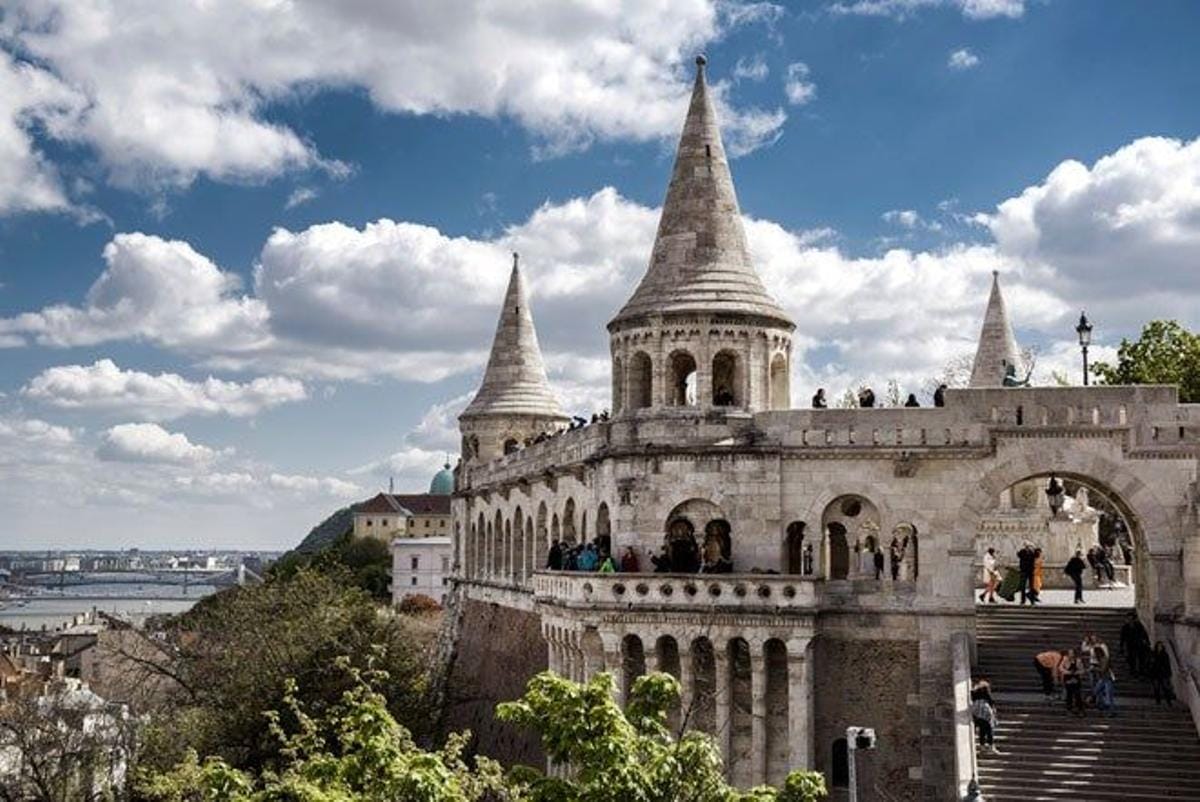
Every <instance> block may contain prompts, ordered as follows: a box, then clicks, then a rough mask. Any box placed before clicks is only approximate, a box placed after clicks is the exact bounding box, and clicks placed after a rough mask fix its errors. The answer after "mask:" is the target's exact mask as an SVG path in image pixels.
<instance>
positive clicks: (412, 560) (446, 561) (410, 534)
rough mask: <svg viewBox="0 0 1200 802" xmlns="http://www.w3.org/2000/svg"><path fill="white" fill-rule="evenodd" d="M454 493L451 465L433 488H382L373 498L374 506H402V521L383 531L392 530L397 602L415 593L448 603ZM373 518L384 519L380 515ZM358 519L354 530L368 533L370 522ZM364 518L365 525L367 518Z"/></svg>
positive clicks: (356, 518) (393, 596) (437, 477)
mask: <svg viewBox="0 0 1200 802" xmlns="http://www.w3.org/2000/svg"><path fill="white" fill-rule="evenodd" d="M453 492H454V473H453V472H452V471H451V470H450V466H449V465H446V466H445V467H443V468H442V470H441V471H438V473H437V475H435V476H434V477H433V481H432V482H430V484H429V492H428V493H414V494H401V495H397V494H391V493H387V494H383V493H381V494H380V496H379V497H377V498H376V499H373V500H372V503H371V504H370V506H371V508H372V509H378V510H384V509H385V507H384V505H385V504H390V505H391V506H392V507H394V508H397V509H402V510H403V516H404V521H403V525H402V526H394V527H392V529H391V530H383V531H388V532H389V534H390V535H391V540H390V542H391V544H392V601H393V602H394V603H396V604H399V603H400V602H402V601H404V599H406V598H407V597H409V596H416V595H421V596H428V597H429V598H431V599H433V600H434V601H436V602H437V603H438V604H443V603H444V602H445V600H446V592H447V590H448V589H449V587H450V573H451V570H452V569H453V556H454V546H453V543H452V541H451V538H450V495H451V493H453ZM374 517H375V518H376V519H380V518H381V516H380V515H379V514H376V515H375V516H374ZM359 519H360V516H359V515H356V516H355V534H360V533H361V534H368V532H367V529H366V527H365V526H362V527H360V520H359ZM361 523H362V524H365V520H363V521H361ZM376 523H378V520H377V521H376ZM360 530H361V531H360ZM383 531H381V530H380V528H379V526H376V527H375V536H376V537H379V536H381V535H382V534H383Z"/></svg>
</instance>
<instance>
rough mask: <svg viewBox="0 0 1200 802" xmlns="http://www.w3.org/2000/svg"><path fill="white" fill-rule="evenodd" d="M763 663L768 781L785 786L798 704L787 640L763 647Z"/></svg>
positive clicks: (773, 639) (771, 640)
mask: <svg viewBox="0 0 1200 802" xmlns="http://www.w3.org/2000/svg"><path fill="white" fill-rule="evenodd" d="M763 664H764V666H765V669H766V672H767V682H766V697H767V726H766V731H767V732H766V735H767V744H766V748H767V754H766V763H767V782H768V783H769V784H771V785H776V786H782V785H783V781H784V779H785V778H786V777H787V774H788V771H789V769H791V740H790V732H789V724H788V722H789V716H790V715H792V713H793V708H794V707H795V705H796V702H795V701H792V700H791V699H789V698H788V655H787V646H786V645H785V644H784V642H783V641H781V640H779V639H778V638H771V639H770V640H768V641H767V642H766V643H765V644H763ZM807 735H808V733H805V736H806V737H807Z"/></svg>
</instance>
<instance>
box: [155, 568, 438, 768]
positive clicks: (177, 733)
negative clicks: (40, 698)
mask: <svg viewBox="0 0 1200 802" xmlns="http://www.w3.org/2000/svg"><path fill="white" fill-rule="evenodd" d="M347 584H348V583H347V581H346V580H345V578H344V577H343V578H341V579H340V580H339V579H338V578H337V577H336V576H333V575H329V574H324V573H319V572H315V571H312V570H307V569H305V570H300V571H299V572H298V573H296V575H295V576H293V577H291V578H290V579H278V578H276V579H271V580H270V581H268V582H265V583H263V584H261V585H257V586H246V587H242V588H231V589H230V590H227V591H223V592H221V593H218V594H214V595H213V596H210V597H208V598H206V599H205V600H204V601H203V602H202V603H199V604H197V605H196V606H195V607H193V608H192V609H191V610H190V611H189V612H188V613H186V614H184V615H182V616H180V617H179V618H178V619H177V620H176V621H175V622H173V626H172V628H171V629H169V630H166V631H164V632H162V633H161V635H162V637H163V660H162V662H161V664H159V665H157V666H156V669H157V670H158V671H160V672H161V674H162V675H163V676H165V677H167V678H169V679H170V681H171V682H172V683H173V685H174V687H176V688H177V691H176V692H175V693H174V694H173V695H172V698H171V703H170V704H168V705H166V706H165V707H164V708H163V709H161V710H159V711H157V712H156V713H155V714H153V715H152V716H151V717H150V722H149V724H148V726H147V727H146V730H145V737H144V743H145V749H144V752H143V757H142V760H143V762H145V763H148V764H149V765H150V766H152V767H158V768H162V767H164V766H167V765H173V764H175V763H176V762H178V761H179V760H180V759H181V757H182V756H183V755H184V752H185V750H187V749H193V750H195V751H196V752H197V753H198V754H202V755H216V756H219V757H221V758H222V759H224V760H225V761H226V762H227V763H228V764H230V765H232V766H235V767H237V768H242V769H250V770H257V769H260V768H263V767H267V766H271V765H273V764H274V763H275V762H277V761H278V759H279V752H278V739H277V738H275V737H274V736H273V735H272V733H271V730H270V727H269V726H268V722H267V721H266V720H265V719H264V718H263V716H262V712H261V711H263V710H273V709H283V707H284V705H283V703H284V688H285V684H286V683H287V682H289V681H294V682H296V683H297V687H298V688H299V689H300V690H299V691H297V692H295V694H294V695H296V696H297V698H298V699H299V700H300V701H301V702H302V703H303V704H304V706H305V707H306V708H308V709H310V710H312V711H315V712H316V713H321V712H322V711H324V710H325V709H326V708H328V707H329V706H330V705H332V704H334V703H336V702H337V701H338V700H339V699H340V698H341V697H342V695H343V693H345V692H346V691H347V690H348V689H349V688H350V687H351V680H350V679H349V678H348V675H347V673H346V672H344V671H334V670H332V669H331V666H333V664H334V661H335V660H336V659H337V658H338V657H339V656H342V655H351V656H352V658H351V660H350V665H351V668H362V667H365V666H366V665H367V663H368V661H370V662H371V664H372V665H374V666H376V667H378V668H379V669H380V670H381V671H383V672H384V673H383V674H381V675H380V676H381V677H385V678H384V679H380V680H379V682H378V685H377V687H376V691H377V692H378V693H380V694H382V696H383V698H384V699H386V701H387V705H388V707H389V709H390V710H391V711H392V713H393V714H394V715H395V716H397V717H398V718H399V719H400V720H401V721H402V722H403V723H404V724H406V725H408V726H409V727H412V728H415V729H416V730H417V732H418V735H419V736H421V737H424V736H426V735H428V734H429V732H428V730H429V726H430V724H429V722H430V720H431V718H432V716H431V715H430V711H429V708H428V703H427V701H426V697H427V694H426V690H427V688H426V678H427V669H428V663H429V653H430V651H431V649H432V646H433V640H434V637H435V632H434V631H433V629H432V627H431V626H430V625H429V624H428V623H427V622H423V621H417V620H413V619H409V618H405V617H402V616H397V615H395V614H393V613H391V612H390V611H387V610H381V609H380V608H379V607H378V605H376V604H375V603H374V602H373V601H372V600H371V598H370V597H369V596H368V595H367V594H366V593H365V592H363V591H361V590H359V589H357V588H353V587H347V586H346V585H347Z"/></svg>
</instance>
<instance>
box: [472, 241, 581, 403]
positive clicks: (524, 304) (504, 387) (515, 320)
mask: <svg viewBox="0 0 1200 802" xmlns="http://www.w3.org/2000/svg"><path fill="white" fill-rule="evenodd" d="M481 415H539V416H543V417H552V418H562V419H563V420H567V419H568V418H567V415H566V413H564V412H563V410H562V407H561V406H559V404H558V399H557V398H555V396H554V392H553V391H552V390H551V389H550V382H549V380H548V379H547V378H546V366H545V364H544V363H543V362H542V351H541V349H540V348H539V347H538V340H537V331H536V330H535V329H534V327H533V314H532V313H531V312H530V311H529V300H528V294H527V293H526V291H525V278H524V276H522V275H521V267H520V264H519V262H518V257H517V254H515V253H514V254H513V268H512V275H511V276H510V277H509V280H508V291H507V292H505V294H504V307H503V308H502V309H501V310H500V322H499V323H497V324H496V336H495V339H494V340H493V341H492V353H491V356H490V357H488V364H487V370H485V371H484V374H483V383H482V384H480V386H479V391H478V392H477V393H475V398H474V399H472V401H471V403H470V404H468V405H467V408H466V409H465V410H463V413H462V415H460V416H459V417H461V418H469V417H477V416H481Z"/></svg>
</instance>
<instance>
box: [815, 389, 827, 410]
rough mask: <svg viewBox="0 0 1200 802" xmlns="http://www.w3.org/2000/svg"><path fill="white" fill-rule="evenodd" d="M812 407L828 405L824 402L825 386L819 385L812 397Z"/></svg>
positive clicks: (819, 407)
mask: <svg viewBox="0 0 1200 802" xmlns="http://www.w3.org/2000/svg"><path fill="white" fill-rule="evenodd" d="M812 405H813V409H825V408H826V407H827V406H829V405H828V404H827V403H826V402H825V388H824V387H821V388H820V389H818V390H817V394H816V395H814V396H813V397H812Z"/></svg>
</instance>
